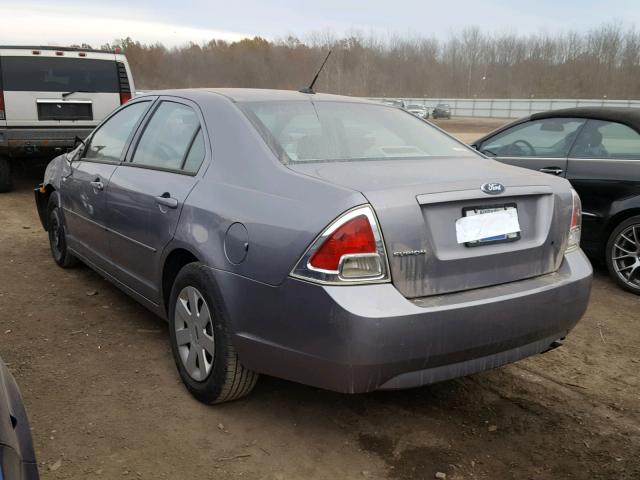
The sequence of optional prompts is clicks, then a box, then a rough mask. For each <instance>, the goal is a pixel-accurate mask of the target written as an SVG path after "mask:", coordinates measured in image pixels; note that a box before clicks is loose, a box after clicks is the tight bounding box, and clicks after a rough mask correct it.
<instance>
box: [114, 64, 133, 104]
mask: <svg viewBox="0 0 640 480" xmlns="http://www.w3.org/2000/svg"><path fill="white" fill-rule="evenodd" d="M116 65H117V67H118V82H119V85H120V105H124V104H125V103H127V102H128V101H129V100H131V96H132V95H131V85H130V84H129V76H128V75H127V67H125V65H124V63H123V62H116Z"/></svg>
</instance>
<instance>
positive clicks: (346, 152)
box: [36, 89, 592, 403]
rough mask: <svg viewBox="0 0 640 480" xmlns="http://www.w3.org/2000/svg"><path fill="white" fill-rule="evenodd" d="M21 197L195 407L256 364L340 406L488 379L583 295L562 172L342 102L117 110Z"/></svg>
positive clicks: (552, 337)
mask: <svg viewBox="0 0 640 480" xmlns="http://www.w3.org/2000/svg"><path fill="white" fill-rule="evenodd" d="M36 202H37V207H38V211H39V213H40V216H41V219H42V223H43V225H44V228H45V229H46V230H47V231H48V233H49V241H50V246H51V252H52V255H53V258H54V260H55V261H56V262H57V263H58V264H59V265H60V266H62V267H71V266H72V265H73V264H74V263H76V262H77V261H78V260H80V261H82V262H84V263H85V264H87V265H89V266H90V267H91V268H93V269H95V270H96V271H97V272H99V273H100V274H101V275H103V276H104V277H105V278H107V279H109V280H110V281H112V282H113V283H114V284H115V285H117V286H118V287H119V288H121V289H122V290H123V291H125V292H126V293H127V294H129V295H130V296H131V297H132V298H134V299H135V300H137V301H139V302H140V303H142V304H143V305H145V306H146V307H148V308H149V309H150V310H151V311H153V312H155V313H156V314H157V315H159V316H161V317H162V318H164V319H166V320H167V321H168V322H169V325H170V328H169V331H170V335H171V346H172V350H173V354H174V357H175V362H176V366H177V368H178V371H179V373H180V376H181V378H182V380H183V381H184V383H185V385H186V386H187V388H188V389H189V391H191V393H192V394H193V395H194V396H195V397H196V398H198V399H199V400H201V401H203V402H206V403H217V402H224V401H228V400H232V399H235V398H239V397H241V396H243V395H245V394H247V393H248V392H249V391H250V390H251V389H252V388H253V386H254V384H255V383H256V380H257V377H258V374H259V373H264V374H269V375H273V376H277V377H281V378H285V379H289V380H293V381H297V382H301V383H305V384H308V385H313V386H317V387H322V388H327V389H332V390H336V391H340V392H350V393H355V392H368V391H372V390H376V389H396V388H407V387H416V386H420V385H425V384H429V383H433V382H437V381H441V380H446V379H450V378H454V377H459V376H462V375H468V374H472V373H474V372H479V371H482V370H486V369H489V368H494V367H497V366H500V365H503V364H506V363H509V362H513V361H516V360H519V359H521V358H524V357H527V356H530V355H534V354H537V353H540V352H544V351H546V350H548V349H550V348H553V347H555V346H557V345H559V340H561V339H562V338H564V337H565V336H566V335H567V333H568V332H569V331H570V330H571V329H572V328H573V326H574V325H575V324H576V322H577V321H578V320H579V319H580V317H581V316H582V314H583V312H584V311H585V308H586V306H587V302H588V298H589V292H590V287H591V276H592V271H591V265H590V264H589V262H588V261H587V260H586V258H585V256H584V255H583V253H582V251H581V250H580V248H579V241H580V225H581V223H580V200H579V198H578V196H577V195H576V194H575V192H574V191H573V190H572V189H571V187H570V185H569V183H568V182H567V181H566V180H564V179H562V178H556V177H551V176H549V175H544V174H541V173H537V172H532V171H529V170H525V169H521V168H517V167H513V166H509V165H504V164H501V163H498V162H496V161H493V160H491V159H488V158H486V157H484V156H483V155H481V154H479V153H477V152H476V151H474V150H472V149H470V148H468V147H466V146H465V145H464V144H462V143H461V142H459V141H457V140H456V139H454V138H452V137H450V136H449V135H447V134H446V133H444V132H442V131H441V130H439V129H438V128H436V127H434V126H432V125H430V124H428V123H426V122H423V121H421V120H419V119H417V118H416V117H414V116H413V115H411V114H410V113H408V112H405V111H403V110H401V109H398V108H393V107H389V106H385V105H380V104H376V103H373V102H368V101H364V100H359V99H355V98H348V97H338V96H333V95H323V94H313V93H300V92H285V91H269V90H244V89H237V90H235V89H226V90H224V89H223V90H185V91H166V92H154V94H153V95H146V96H141V97H137V98H136V99H135V100H133V101H130V102H129V103H127V104H126V105H124V106H122V107H121V108H119V109H118V110H116V111H115V112H113V114H112V115H111V116H110V117H109V118H107V119H106V120H105V121H104V122H103V123H102V124H101V125H100V126H98V128H96V130H95V131H94V132H93V133H92V134H91V136H90V137H89V138H88V139H87V140H86V142H82V144H80V145H78V147H77V148H76V149H75V150H74V151H72V152H70V153H68V154H65V155H62V156H60V157H58V158H56V159H55V160H53V161H52V162H51V163H50V164H49V166H48V167H47V170H46V173H45V177H44V182H43V184H42V185H41V186H40V187H39V188H38V189H36Z"/></svg>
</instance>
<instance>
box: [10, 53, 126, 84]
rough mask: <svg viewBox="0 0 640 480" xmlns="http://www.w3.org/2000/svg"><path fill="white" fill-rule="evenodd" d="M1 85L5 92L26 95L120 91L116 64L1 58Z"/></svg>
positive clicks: (72, 60) (51, 59) (109, 62)
mask: <svg viewBox="0 0 640 480" xmlns="http://www.w3.org/2000/svg"><path fill="white" fill-rule="evenodd" d="M0 67H1V70H2V72H1V73H2V82H1V83H2V86H3V89H4V90H6V91H22V92H24V91H26V92H75V91H85V92H107V93H117V92H119V83H118V70H117V66H116V62H115V61H110V60H95V59H85V58H82V59H78V58H52V57H35V56H33V57H2V58H1V59H0Z"/></svg>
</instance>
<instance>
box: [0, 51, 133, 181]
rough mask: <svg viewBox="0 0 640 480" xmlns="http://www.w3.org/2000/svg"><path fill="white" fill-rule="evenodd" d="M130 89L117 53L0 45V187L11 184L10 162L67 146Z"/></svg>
mask: <svg viewBox="0 0 640 480" xmlns="http://www.w3.org/2000/svg"><path fill="white" fill-rule="evenodd" d="M134 91H135V90H134V85H133V79H132V77H131V71H130V69H129V64H128V63H127V59H126V57H125V56H124V55H122V54H120V53H117V52H114V51H102V50H89V49H80V48H65V47H16V46H0V192H6V191H9V190H11V185H12V182H11V170H12V163H13V162H26V161H30V159H35V158H46V159H47V160H50V159H51V158H53V157H54V156H56V155H59V154H60V153H62V152H64V151H66V150H67V149H69V148H72V147H73V146H74V145H75V138H76V137H81V138H85V137H86V136H87V135H89V133H91V131H92V130H93V128H94V127H95V126H96V125H97V124H98V123H99V122H100V121H101V120H102V119H104V118H105V117H106V116H107V115H108V114H109V113H111V111H112V110H113V109H114V108H116V107H117V106H119V105H121V104H123V103H125V102H127V101H128V100H129V99H131V97H132V93H131V92H134Z"/></svg>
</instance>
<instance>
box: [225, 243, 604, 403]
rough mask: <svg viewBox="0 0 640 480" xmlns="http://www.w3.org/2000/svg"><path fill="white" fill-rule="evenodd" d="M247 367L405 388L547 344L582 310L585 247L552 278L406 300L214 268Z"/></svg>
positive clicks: (325, 383)
mask: <svg viewBox="0 0 640 480" xmlns="http://www.w3.org/2000/svg"><path fill="white" fill-rule="evenodd" d="M214 275H215V276H216V277H217V280H218V284H219V286H220V288H221V293H222V295H223V298H224V299H225V306H226V308H227V311H228V313H229V316H230V318H231V321H232V326H233V330H234V331H235V335H234V339H235V340H234V341H235V346H236V349H237V351H238V354H239V356H240V359H241V361H242V362H243V363H244V364H245V365H246V366H247V367H248V368H250V369H253V370H255V371H258V372H261V373H266V374H269V375H273V376H277V377H281V378H285V379H289V380H293V381H297V382H300V383H304V384H308V385H313V386H317V387H321V388H326V389H330V390H336V391H340V392H349V393H358V392H368V391H372V390H377V389H395V388H409V387H416V386H420V385H425V384H430V383H434V382H438V381H442V380H447V379H451V378H455V377H460V376H464V375H469V374H472V373H476V372H480V371H483V370H488V369H491V368H495V367H498V366H500V365H504V364H506V363H510V362H514V361H517V360H519V359H521V358H525V357H527V356H530V355H534V354H537V353H540V352H543V351H545V350H547V349H548V348H549V347H550V346H551V344H552V343H553V342H554V340H556V339H559V338H562V337H565V336H566V335H567V333H568V332H569V331H570V330H571V329H572V328H573V327H574V325H575V324H576V323H577V322H578V320H579V319H580V318H581V317H582V315H583V313H584V311H585V309H586V307H587V303H588V300H589V294H590V290H591V279H592V269H591V264H590V263H589V261H588V260H587V259H586V257H585V256H584V254H583V253H582V251H580V250H578V251H575V252H572V253H570V254H568V255H566V257H565V259H564V261H563V262H562V266H561V268H560V269H559V270H558V271H557V272H555V273H553V274H549V275H544V276H541V277H537V278H532V279H529V280H522V281H518V282H512V283H509V284H504V285H498V286H495V287H487V288H482V289H477V290H472V291H467V292H461V293H455V294H447V295H440V296H433V297H425V298H422V299H416V300H414V301H410V300H407V299H406V298H405V297H403V296H402V295H401V294H400V293H399V292H398V291H397V290H396V289H395V288H394V287H393V285H391V284H382V285H366V286H350V287H329V286H327V287H325V286H319V285H314V284H310V283H305V282H301V281H298V280H294V279H288V280H287V281H286V282H285V283H283V284H282V285H281V286H279V287H270V286H266V285H264V284H259V283H256V282H252V281H249V280H246V279H243V278H241V277H237V276H234V275H231V274H228V273H226V274H225V273H221V272H219V271H215V273H214Z"/></svg>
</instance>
